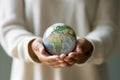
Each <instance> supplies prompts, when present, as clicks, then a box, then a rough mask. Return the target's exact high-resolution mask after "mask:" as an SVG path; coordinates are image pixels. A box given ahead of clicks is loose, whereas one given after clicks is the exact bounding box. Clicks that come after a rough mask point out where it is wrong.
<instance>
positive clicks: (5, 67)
mask: <svg viewBox="0 0 120 80" xmlns="http://www.w3.org/2000/svg"><path fill="white" fill-rule="evenodd" d="M11 60H12V59H11V58H10V57H9V56H8V55H7V54H6V53H5V52H4V51H3V49H2V48H1V46H0V80H10V79H9V78H10V70H11ZM108 72H109V77H110V80H120V50H119V51H117V52H116V54H115V55H114V56H113V57H112V58H111V59H110V60H109V61H108Z"/></svg>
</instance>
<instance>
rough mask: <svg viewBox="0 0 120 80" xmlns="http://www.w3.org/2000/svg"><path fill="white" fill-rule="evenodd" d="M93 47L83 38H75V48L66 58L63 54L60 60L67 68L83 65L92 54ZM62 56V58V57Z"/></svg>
mask: <svg viewBox="0 0 120 80" xmlns="http://www.w3.org/2000/svg"><path fill="white" fill-rule="evenodd" d="M92 51H93V46H92V44H91V43H90V42H89V41H88V40H86V39H85V38H80V37H78V38H77V46H76V49H75V50H74V51H73V52H70V53H69V54H68V56H66V55H65V54H63V55H62V56H60V57H61V59H64V61H65V62H67V64H69V66H72V65H73V64H75V63H78V64H80V63H84V62H85V61H86V60H87V59H88V58H89V57H90V56H91V54H92ZM63 56H64V57H63Z"/></svg>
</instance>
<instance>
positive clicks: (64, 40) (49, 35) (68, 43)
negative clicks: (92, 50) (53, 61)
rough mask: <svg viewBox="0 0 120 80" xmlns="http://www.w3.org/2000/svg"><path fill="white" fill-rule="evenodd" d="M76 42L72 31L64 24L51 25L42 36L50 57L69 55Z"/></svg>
mask: <svg viewBox="0 0 120 80" xmlns="http://www.w3.org/2000/svg"><path fill="white" fill-rule="evenodd" d="M76 41H77V40H76V34H75V32H74V30H73V29H72V28H71V27H70V26H68V25H65V24H64V23H56V24H53V25H52V26H50V27H49V28H48V29H47V30H46V31H45V33H44V35H43V44H44V46H45V49H46V51H47V52H48V53H49V54H52V55H60V54H62V53H64V54H69V53H70V52H71V51H73V50H74V49H75V46H76Z"/></svg>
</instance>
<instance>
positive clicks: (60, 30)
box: [48, 25, 75, 52]
mask: <svg viewBox="0 0 120 80" xmlns="http://www.w3.org/2000/svg"><path fill="white" fill-rule="evenodd" d="M74 36H75V34H74V32H73V30H71V28H70V27H67V26H66V25H64V26H61V27H59V26H58V27H56V28H55V29H54V31H53V32H52V33H51V34H50V36H49V37H48V43H50V44H51V45H53V47H54V49H55V50H56V52H60V50H61V49H62V45H63V42H64V41H65V40H66V39H68V38H70V39H71V40H73V39H74ZM67 37H68V38H67Z"/></svg>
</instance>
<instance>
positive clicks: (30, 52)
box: [28, 39, 40, 63]
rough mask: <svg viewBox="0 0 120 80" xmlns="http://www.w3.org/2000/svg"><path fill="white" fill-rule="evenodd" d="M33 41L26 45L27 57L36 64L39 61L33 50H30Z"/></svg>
mask: <svg viewBox="0 0 120 80" xmlns="http://www.w3.org/2000/svg"><path fill="white" fill-rule="evenodd" d="M34 40H35V39H33V40H31V41H30V42H29V43H28V52H29V55H30V57H31V58H32V59H33V60H34V61H35V62H37V63H40V60H39V59H38V57H37V56H36V55H35V53H34V51H33V49H32V43H33V41H34Z"/></svg>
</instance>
